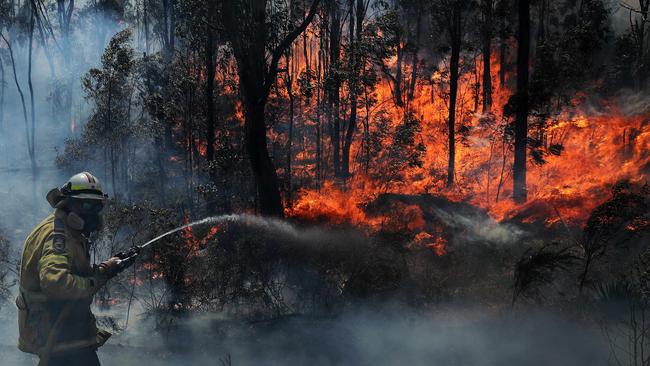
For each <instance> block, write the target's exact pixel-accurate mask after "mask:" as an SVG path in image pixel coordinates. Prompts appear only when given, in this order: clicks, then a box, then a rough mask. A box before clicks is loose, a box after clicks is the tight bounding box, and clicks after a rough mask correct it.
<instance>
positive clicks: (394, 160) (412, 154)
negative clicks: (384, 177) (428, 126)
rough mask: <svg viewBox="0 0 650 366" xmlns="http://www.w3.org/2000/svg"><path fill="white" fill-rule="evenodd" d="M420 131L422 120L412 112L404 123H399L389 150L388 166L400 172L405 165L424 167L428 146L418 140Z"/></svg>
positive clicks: (405, 118)
mask: <svg viewBox="0 0 650 366" xmlns="http://www.w3.org/2000/svg"><path fill="white" fill-rule="evenodd" d="M420 132H422V126H421V124H420V120H419V119H418V118H417V117H416V116H415V115H414V114H412V113H408V114H407V115H406V116H405V117H404V119H403V120H402V123H400V124H399V125H397V127H396V128H395V132H394V133H393V141H392V144H391V146H390V148H389V151H388V160H389V164H388V166H389V169H390V170H391V171H393V172H399V171H402V170H403V169H404V168H405V167H422V164H423V161H422V157H423V156H424V152H425V151H426V147H425V146H424V144H423V143H422V142H421V141H418V134H419V133H420Z"/></svg>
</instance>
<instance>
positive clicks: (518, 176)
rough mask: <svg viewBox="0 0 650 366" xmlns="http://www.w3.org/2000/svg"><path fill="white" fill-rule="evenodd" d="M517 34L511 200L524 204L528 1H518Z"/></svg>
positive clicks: (528, 34)
mask: <svg viewBox="0 0 650 366" xmlns="http://www.w3.org/2000/svg"><path fill="white" fill-rule="evenodd" d="M518 10H519V32H518V34H517V94H516V116H515V149H514V155H515V161H514V165H513V199H514V201H515V202H517V203H523V202H526V198H527V193H526V146H527V140H528V62H529V60H528V58H529V55H530V1H529V0H519V8H518Z"/></svg>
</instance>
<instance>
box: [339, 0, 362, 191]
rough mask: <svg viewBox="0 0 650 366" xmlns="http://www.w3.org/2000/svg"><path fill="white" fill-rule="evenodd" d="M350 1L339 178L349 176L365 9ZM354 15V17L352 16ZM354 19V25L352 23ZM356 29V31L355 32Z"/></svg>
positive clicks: (358, 2)
mask: <svg viewBox="0 0 650 366" xmlns="http://www.w3.org/2000/svg"><path fill="white" fill-rule="evenodd" d="M354 8H355V0H350V27H349V30H350V46H349V49H350V51H349V52H350V78H349V85H350V119H349V121H348V126H347V131H346V132H345V141H344V142H343V161H342V164H341V165H342V171H341V176H342V177H343V178H348V177H349V176H350V147H351V146H352V138H353V137H354V131H355V129H356V125H357V102H358V98H359V78H360V77H359V73H360V70H361V62H362V59H361V54H360V53H361V50H360V47H361V42H362V36H363V20H364V18H365V11H366V7H365V4H364V1H363V0H356V10H355V9H354ZM353 14H354V17H353V16H352V15H353ZM353 19H356V24H355V22H353ZM355 29H356V31H355Z"/></svg>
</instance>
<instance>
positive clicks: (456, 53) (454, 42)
mask: <svg viewBox="0 0 650 366" xmlns="http://www.w3.org/2000/svg"><path fill="white" fill-rule="evenodd" d="M452 17H453V19H452V21H451V29H450V36H451V60H450V62H449V121H448V122H449V124H448V129H449V161H448V164H447V187H451V186H453V185H454V174H455V170H456V98H457V95H458V68H459V61H460V46H461V29H460V28H461V9H460V5H459V4H455V5H454V9H453V15H452Z"/></svg>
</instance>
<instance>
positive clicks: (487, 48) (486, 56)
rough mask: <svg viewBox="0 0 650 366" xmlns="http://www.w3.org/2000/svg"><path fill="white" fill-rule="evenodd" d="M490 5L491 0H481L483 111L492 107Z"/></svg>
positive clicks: (491, 4)
mask: <svg viewBox="0 0 650 366" xmlns="http://www.w3.org/2000/svg"><path fill="white" fill-rule="evenodd" d="M492 7H493V0H484V1H483V48H482V52H483V113H487V112H489V111H490V110H491V109H492V75H491V72H492V67H491V61H490V55H491V53H492Z"/></svg>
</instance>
